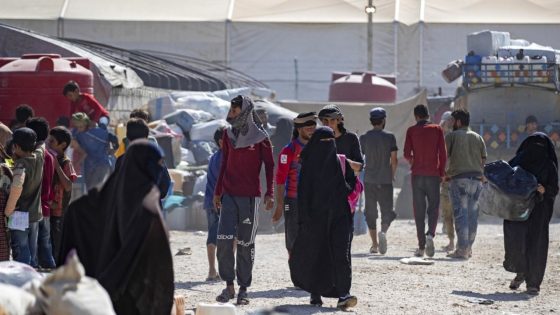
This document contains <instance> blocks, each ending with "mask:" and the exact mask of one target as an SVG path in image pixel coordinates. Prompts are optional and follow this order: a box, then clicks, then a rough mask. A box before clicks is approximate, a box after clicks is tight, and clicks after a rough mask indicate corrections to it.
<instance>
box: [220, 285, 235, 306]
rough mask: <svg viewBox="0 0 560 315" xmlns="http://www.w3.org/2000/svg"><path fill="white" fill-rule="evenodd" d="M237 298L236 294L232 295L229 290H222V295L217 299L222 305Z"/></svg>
mask: <svg viewBox="0 0 560 315" xmlns="http://www.w3.org/2000/svg"><path fill="white" fill-rule="evenodd" d="M234 297H235V293H231V292H230V291H229V290H228V289H227V288H225V289H223V290H222V293H220V295H218V296H217V297H216V301H217V302H220V303H227V302H229V300H231V299H233V298H234Z"/></svg>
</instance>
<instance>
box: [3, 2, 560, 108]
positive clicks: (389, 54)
mask: <svg viewBox="0 0 560 315" xmlns="http://www.w3.org/2000/svg"><path fill="white" fill-rule="evenodd" d="M373 3H374V5H375V6H376V9H377V10H376V12H375V14H374V16H373V22H374V26H373V67H374V71H375V72H378V73H389V74H390V73H394V74H395V75H396V77H397V86H398V87H399V97H400V98H403V97H405V96H408V95H412V94H413V90H414V89H417V88H419V87H426V88H427V89H428V91H429V93H434V92H435V91H437V90H438V88H439V87H442V88H443V91H444V92H445V93H452V92H453V91H454V89H455V86H454V85H450V84H447V83H445V82H444V81H443V79H442V78H441V76H440V72H441V70H442V69H443V68H444V67H445V65H446V64H447V63H448V62H449V61H450V60H452V59H458V58H463V57H464V55H465V54H466V35H467V34H468V33H471V32H475V31H480V30H483V29H493V30H501V31H509V32H510V33H511V35H512V38H525V39H527V40H529V41H533V42H537V43H539V44H543V45H548V46H553V47H556V48H560V37H558V36H550V34H556V33H557V32H558V28H559V26H558V25H559V24H560V1H555V0H492V1H485V0H462V1H448V0H374V1H373ZM366 4H367V0H305V1H301V0H204V1H199V0H161V1H148V0H135V1H114V0H112V1H110V0H97V1H86V0H48V1H46V0H26V1H15V0H0V7H1V8H2V9H1V10H0V22H2V23H6V24H10V25H14V26H19V27H23V28H27V29H31V30H35V31H37V32H42V33H46V34H48V35H53V36H60V37H67V38H79V39H85V40H91V41H96V42H101V43H106V44H109V45H115V46H118V47H123V48H128V49H145V50H157V51H164V52H171V53H178V54H184V55H189V56H193V57H197V58H203V59H207V60H211V61H215V62H220V63H223V64H227V65H229V66H231V67H233V68H235V69H237V70H240V71H242V72H245V73H247V74H249V75H251V76H253V77H255V78H257V79H259V80H261V81H263V82H265V83H266V84H268V85H269V86H270V87H271V88H273V89H275V90H276V91H277V92H278V97H279V98H283V99H286V98H299V99H307V100H325V99H326V98H327V95H328V86H329V82H330V74H331V72H333V71H357V70H364V69H365V68H366V65H367V53H366V37H367V36H366V34H367V31H366V22H367V15H366V14H365V11H364V7H365V5H366ZM0 40H2V39H0ZM0 54H1V52H0ZM296 61H297V62H296ZM296 63H297V69H296ZM296 70H297V73H298V75H297V77H296ZM296 80H297V82H296ZM296 83H297V85H298V86H299V89H298V90H299V94H298V95H296V94H295V91H296V88H295V86H296Z"/></svg>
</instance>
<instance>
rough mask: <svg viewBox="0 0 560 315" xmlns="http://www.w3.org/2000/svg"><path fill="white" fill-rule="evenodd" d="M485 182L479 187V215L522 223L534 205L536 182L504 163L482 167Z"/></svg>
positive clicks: (529, 174)
mask: <svg viewBox="0 0 560 315" xmlns="http://www.w3.org/2000/svg"><path fill="white" fill-rule="evenodd" d="M484 175H485V176H486V178H487V179H488V182H487V183H485V184H483V185H482V190H481V192H480V197H479V199H478V205H479V209H480V210H482V212H484V213H486V214H488V215H491V216H496V217H499V218H502V219H504V220H510V221H525V220H527V219H528V218H529V215H530V214H531V210H532V209H533V207H534V205H535V194H536V190H537V185H538V183H537V179H536V178H535V176H533V174H531V173H529V172H527V171H525V170H524V169H522V168H521V167H514V168H512V167H511V166H510V165H509V164H508V163H507V162H505V161H496V162H492V163H489V164H486V165H485V166H484Z"/></svg>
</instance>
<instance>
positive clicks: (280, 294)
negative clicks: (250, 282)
mask: <svg viewBox="0 0 560 315" xmlns="http://www.w3.org/2000/svg"><path fill="white" fill-rule="evenodd" d="M247 292H248V293H249V298H250V299H254V298H264V299H277V298H285V297H295V298H301V297H308V296H309V293H307V292H305V291H303V290H300V289H296V288H283V289H276V290H266V291H250V290H249V291H247Z"/></svg>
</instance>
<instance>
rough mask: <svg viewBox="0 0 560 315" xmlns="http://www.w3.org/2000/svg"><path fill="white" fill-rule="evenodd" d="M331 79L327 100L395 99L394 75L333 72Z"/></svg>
mask: <svg viewBox="0 0 560 315" xmlns="http://www.w3.org/2000/svg"><path fill="white" fill-rule="evenodd" d="M331 80H332V82H331V86H330V90H329V102H367V103H394V102H395V101H396V100H397V86H396V85H395V78H394V76H377V75H376V74H375V73H372V72H352V73H346V74H345V73H341V72H334V73H333V74H332V76H331Z"/></svg>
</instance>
